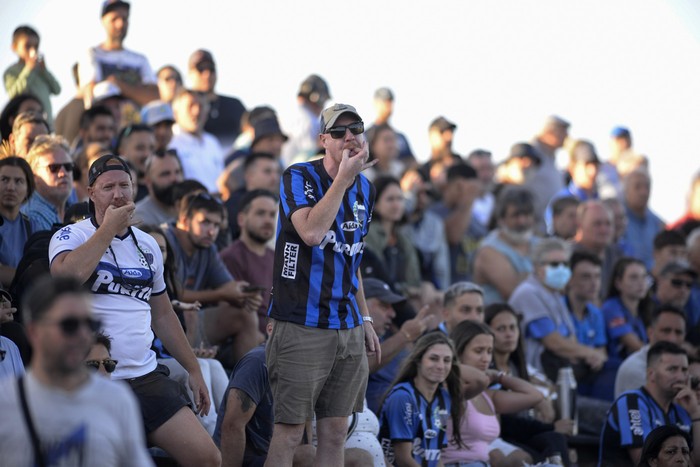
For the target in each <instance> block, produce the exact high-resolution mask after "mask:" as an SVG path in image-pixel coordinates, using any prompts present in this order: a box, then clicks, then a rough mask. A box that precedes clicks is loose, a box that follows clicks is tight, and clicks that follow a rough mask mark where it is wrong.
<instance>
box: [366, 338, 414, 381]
mask: <svg viewBox="0 0 700 467" xmlns="http://www.w3.org/2000/svg"><path fill="white" fill-rule="evenodd" d="M409 342H410V341H409V340H408V338H407V337H406V336H404V335H403V334H402V333H401V332H400V331H399V332H398V333H396V334H394V335H393V336H391V337H389V338H388V339H386V340H385V341H383V342H382V344H381V346H382V361H381V363H377V362H376V360H370V362H369V372H370V373H374V372H375V371H379V370H381V369H382V368H384V367H385V366H386V365H387V364H388V363H389V362H390V361H391V360H392V359H393V358H394V357H395V356H396V355H397V354H398V353H399V352H401V351H402V350H403V349H404V348H405V347H406V344H408V343H409Z"/></svg>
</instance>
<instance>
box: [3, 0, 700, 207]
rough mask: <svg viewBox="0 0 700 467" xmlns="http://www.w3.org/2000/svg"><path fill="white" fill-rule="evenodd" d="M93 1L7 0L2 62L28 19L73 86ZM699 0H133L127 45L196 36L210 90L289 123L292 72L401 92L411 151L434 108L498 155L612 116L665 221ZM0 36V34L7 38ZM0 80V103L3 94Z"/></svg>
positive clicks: (685, 146)
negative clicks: (638, 159)
mask: <svg viewBox="0 0 700 467" xmlns="http://www.w3.org/2000/svg"><path fill="white" fill-rule="evenodd" d="M100 4H101V2H99V1H88V0H62V1H51V2H49V1H47V0H0V31H2V32H3V34H2V35H0V41H4V44H5V45H4V46H2V47H0V66H2V68H3V69H4V68H6V67H7V66H8V65H9V64H10V63H12V62H13V61H14V60H15V58H14V56H13V55H12V53H11V50H10V42H11V32H12V30H13V29H14V28H15V27H16V26H17V25H19V24H22V23H28V24H30V25H32V26H34V27H36V28H37V29H38V30H39V32H40V34H41V36H42V44H41V48H42V51H43V52H44V53H45V56H46V61H47V64H48V66H49V68H50V69H51V70H52V71H53V72H54V73H55V75H56V76H57V78H58V79H59V81H60V82H61V84H62V86H63V92H62V93H61V95H60V96H58V97H55V98H54V100H53V106H54V109H55V111H57V110H58V109H60V107H61V106H62V105H63V104H64V103H65V102H66V101H67V100H69V99H70V98H71V96H72V93H73V90H74V88H73V84H72V79H71V76H70V67H71V65H72V64H73V63H74V62H75V61H76V60H77V59H78V58H79V57H81V56H82V54H84V53H85V51H86V50H87V48H88V47H89V46H90V45H94V44H97V43H98V42H100V41H101V40H102V38H103V31H102V27H101V24H100ZM699 4H700V2H697V1H695V0H676V1H673V0H670V1H664V0H619V1H610V0H607V1H606V0H588V1H585V2H582V1H579V2H573V1H563V0H513V1H488V2H486V1H479V2H476V1H465V0H461V1H460V0H445V1H442V2H430V3H428V2H418V1H390V0H385V1H369V0H356V1H353V2H324V1H312V0H296V1H294V2H289V1H283V0H274V1H264V0H258V1H254V2H243V1H237V2H221V1H214V0H198V1H196V2H194V1H183V0H134V1H132V15H131V25H130V30H129V35H128V37H127V40H126V46H127V47H128V48H131V49H134V50H136V51H139V52H142V53H144V54H146V56H148V58H149V60H150V62H151V66H152V67H153V68H154V69H157V68H158V67H160V66H161V65H163V64H165V63H173V64H175V65H176V66H178V67H179V68H180V70H181V71H183V72H185V70H186V64H187V58H188V56H189V54H190V53H191V52H193V51H194V50H195V49H197V48H200V47H204V48H208V49H210V50H211V51H212V52H213V53H214V57H215V59H216V61H217V66H218V69H219V85H218V90H219V92H221V93H225V94H231V95H235V96H237V97H239V98H241V99H242V100H243V102H244V103H245V104H246V106H248V107H252V106H256V105H260V104H269V105H272V106H273V107H275V108H276V109H277V110H278V113H279V115H280V119H281V121H282V124H283V125H285V124H287V125H289V124H290V123H291V119H292V118H293V116H294V111H295V95H296V91H297V88H298V86H299V83H300V82H301V81H302V80H303V79H304V78H305V77H306V76H307V75H308V74H310V73H318V74H320V75H322V76H323V77H324V78H326V80H327V81H328V83H329V85H330V88H331V94H332V95H333V100H335V101H339V102H346V103H351V104H353V105H355V106H356V107H357V108H358V110H359V111H360V113H361V114H362V115H363V116H364V118H365V120H367V121H369V120H372V118H373V115H372V113H373V109H372V94H373V92H374V90H375V89H376V88H377V87H379V86H389V87H391V88H392V89H393V90H394V92H395V95H396V113H395V117H394V119H393V123H394V125H395V126H396V127H397V128H398V129H399V130H401V131H403V132H404V133H406V135H407V136H408V137H409V140H410V142H411V144H412V146H413V149H414V151H415V152H416V154H417V155H418V156H419V157H425V156H426V155H427V152H428V142H427V127H428V124H429V122H430V121H431V120H432V119H433V118H434V117H436V116H438V115H444V116H446V117H447V118H448V119H450V120H452V121H454V122H456V123H457V125H458V129H457V132H456V134H455V145H454V147H455V150H456V151H458V152H460V153H463V154H464V153H468V152H469V151H471V150H472V149H474V148H476V147H482V148H487V149H490V150H492V151H493V152H494V154H495V156H496V159H502V158H503V157H504V156H505V154H506V153H507V150H508V148H509V146H510V145H511V144H512V143H514V142H516V141H519V140H527V139H529V138H531V136H532V135H533V134H534V133H535V132H536V131H537V130H538V129H539V127H540V126H541V124H542V121H543V120H544V118H545V117H546V116H547V115H549V114H552V113H556V114H559V115H561V116H563V117H564V118H566V119H567V120H569V121H570V122H571V123H572V127H571V133H572V135H573V136H574V137H582V138H587V139H590V140H592V141H593V142H594V143H595V144H596V146H597V148H598V152H599V153H600V155H601V156H602V157H603V158H605V157H607V152H608V140H607V136H608V134H609V132H610V129H611V128H612V127H613V126H615V125H619V124H622V125H626V126H628V127H629V128H631V130H632V132H633V136H634V139H635V146H636V147H637V148H638V149H639V150H640V151H641V152H643V153H646V154H648V156H649V158H650V160H651V167H652V173H653V178H654V184H653V187H652V207H653V208H654V209H655V210H656V211H657V212H658V213H659V214H660V215H661V216H662V217H664V218H665V219H667V220H673V219H674V218H676V217H678V216H679V215H680V214H681V213H682V211H683V210H684V206H685V194H686V192H687V188H688V185H689V180H690V177H691V175H692V174H693V173H694V172H695V171H697V170H698V169H700V163H699V162H698V161H699V160H700V157H698V153H699V152H700V151H699V150H698V142H697V135H698V128H700V60H698V57H700V6H698V5H699ZM0 44H2V42H0ZM6 99H7V97H6V95H5V93H4V90H0V103H4V102H6Z"/></svg>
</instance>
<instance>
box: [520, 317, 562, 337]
mask: <svg viewBox="0 0 700 467" xmlns="http://www.w3.org/2000/svg"><path fill="white" fill-rule="evenodd" d="M556 330H557V326H556V324H554V321H552V319H551V318H539V319H536V320H534V321H531V322H530V323H529V324H528V325H527V334H528V336H529V337H532V338H533V339H538V340H539V339H542V338H544V337H547V336H548V335H550V334H551V333H553V332H554V331H556Z"/></svg>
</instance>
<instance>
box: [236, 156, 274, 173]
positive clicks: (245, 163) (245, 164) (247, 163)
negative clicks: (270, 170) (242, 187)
mask: <svg viewBox="0 0 700 467" xmlns="http://www.w3.org/2000/svg"><path fill="white" fill-rule="evenodd" d="M262 159H265V160H271V161H274V162H276V161H277V158H275V156H273V155H272V154H270V153H267V152H254V153H252V154H249V155H248V156H246V158H245V160H244V161H243V171H244V172H245V171H247V170H248V169H249V168H250V167H252V165H253V164H255V163H256V162H257V161H259V160H262Z"/></svg>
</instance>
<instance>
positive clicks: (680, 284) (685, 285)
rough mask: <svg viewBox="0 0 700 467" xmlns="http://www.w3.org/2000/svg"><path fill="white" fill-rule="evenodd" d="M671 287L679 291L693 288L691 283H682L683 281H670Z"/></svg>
mask: <svg viewBox="0 0 700 467" xmlns="http://www.w3.org/2000/svg"><path fill="white" fill-rule="evenodd" d="M671 285H672V286H674V287H675V288H677V289H680V288H681V287H685V288H686V289H688V290H690V289H691V288H693V283H692V282H690V281H684V280H683V279H671Z"/></svg>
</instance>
